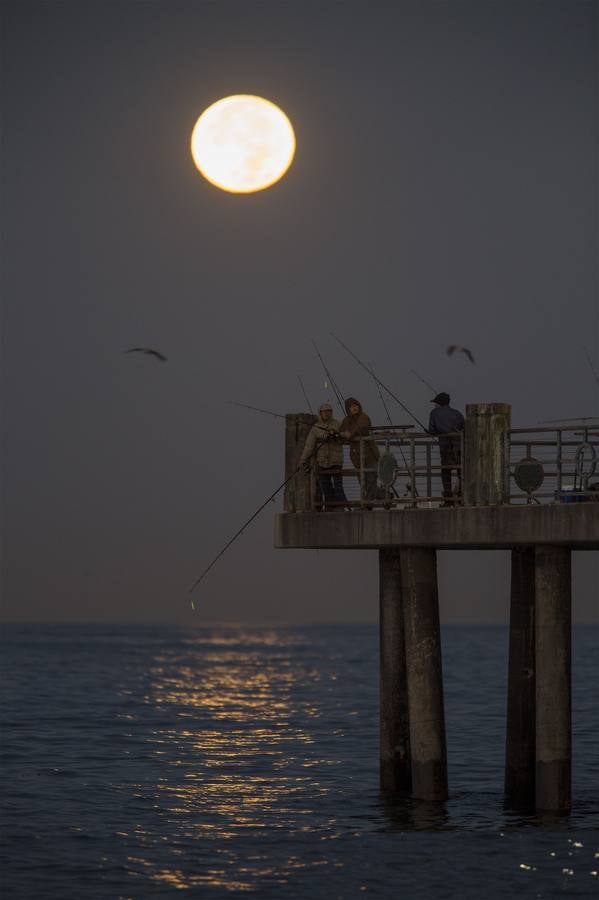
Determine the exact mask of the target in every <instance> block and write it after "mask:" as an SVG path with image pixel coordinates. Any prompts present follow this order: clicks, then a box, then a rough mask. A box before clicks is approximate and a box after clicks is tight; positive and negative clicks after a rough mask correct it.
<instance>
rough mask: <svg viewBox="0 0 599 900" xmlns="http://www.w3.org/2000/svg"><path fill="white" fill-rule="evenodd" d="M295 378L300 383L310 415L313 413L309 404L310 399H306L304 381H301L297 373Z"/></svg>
mask: <svg viewBox="0 0 599 900" xmlns="http://www.w3.org/2000/svg"><path fill="white" fill-rule="evenodd" d="M297 380H298V381H299V383H300V387H301V389H302V392H303V394H304V397H305V399H306V403H307V404H308V409H309V410H310V412H311V413H312V415H314V410H313V409H312V405H311V403H310V401H309V400H308V395H307V394H306V388H305V387H304V382H303V381H302V379H301V378H300V376H299V375H298V376H297Z"/></svg>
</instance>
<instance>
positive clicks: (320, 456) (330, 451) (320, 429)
mask: <svg viewBox="0 0 599 900" xmlns="http://www.w3.org/2000/svg"><path fill="white" fill-rule="evenodd" d="M299 464H300V466H304V467H306V468H309V467H311V466H312V465H314V466H315V469H316V472H317V474H318V487H319V489H320V492H321V494H322V508H323V509H327V507H328V508H331V507H332V508H336V507H337V505H339V506H342V505H343V504H345V503H347V500H346V497H345V492H344V490H343V476H342V475H341V470H342V468H343V444H342V443H341V441H340V440H339V422H338V421H337V420H336V419H334V418H333V407H332V406H331V404H330V403H321V404H320V407H319V409H318V419H317V420H316V422H315V423H314V425H313V426H312V428H311V429H310V431H309V432H308V437H307V438H306V443H305V444H304V449H303V450H302V455H301V456H300V461H299Z"/></svg>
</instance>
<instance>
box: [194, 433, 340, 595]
mask: <svg viewBox="0 0 599 900" xmlns="http://www.w3.org/2000/svg"><path fill="white" fill-rule="evenodd" d="M328 440H329V437H326V438H323V439H322V440H321V441H317V442H316V446H315V447H314V450H313V451H312V453H311V454H310V456H308V458H307V459H306V460H304V462H303V463H302V464H301V465H299V466H297V468H296V469H295V470H294V471H293V472H292V473H291V475H289V477H288V478H286V479H285V481H284V482H283V483H282V484H280V485H279V486H278V488H277V489H276V491H273V493H272V494H271V495H270V496H269V497H267V499H266V500H265V501H264V503H262V504H261V506H259V507H258V509H257V510H256V512H255V513H253V514H252V515H251V516H250V518H249V519H248V520H247V522H244V523H243V525H242V526H241V528H239V529H238V530H237V531H236V532H235V534H234V535H233V537H232V538H231V539H230V540H229V541H227V543H226V544H225V546H224V547H223V548H222V550H221V551H220V552H219V553H217V555H216V556H215V557H214V559H213V560H212V562H211V563H210V564H209V565H208V566H206V568H205V569H204V571H203V572H202V574H201V575H200V577H199V578H196V580H195V581H194V583H193V584H192V585H191V587H190V588H189V589H188V591H187V592H188V594H192V593H193V592H194V591H195V589H196V588H197V586H198V584H199V583H200V582H201V581H202V580H203V579H204V578H205V577H206V575H207V574H208V572H209V571H210V569H211V568H212V566H213V565H214V564H215V563H216V562H217V561H218V560H219V559H220V558H221V556H222V555H223V554H224V553H225V552H226V551H227V550H228V549H229V547H230V546H231V544H232V543H233V542H234V541H236V540H237V538H238V537H239V535H240V534H243V532H244V531H245V529H246V528H247V527H248V525H249V524H250V523H251V522H253V521H254V519H255V518H256V516H257V515H258V514H259V513H261V512H262V510H263V509H264V507H265V506H267V504H269V503H270V502H271V501H272V500H274V498H275V497H276V496H277V494H278V493H279V491H282V490H283V488H284V487H285V485H287V484H289V482H290V481H291V479H292V478H295V476H296V475H297V473H298V472H299V471H300V469H303V467H304V466H305V465H306V463H308V462H309V461H310V460H311V459H312V457H313V456H315V455H316V454H317V453H318V451H319V450H320V448H321V446H322V445H323V444H325V443H326V442H327V441H328ZM191 608H192V609H193V610H195V608H196V606H195V600H193V599H192V601H191Z"/></svg>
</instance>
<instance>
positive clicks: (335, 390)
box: [312, 340, 345, 418]
mask: <svg viewBox="0 0 599 900" xmlns="http://www.w3.org/2000/svg"><path fill="white" fill-rule="evenodd" d="M312 345H313V347H314V349H315V350H316V353H317V354H318V358H319V360H320V362H321V363H322V368H323V369H324V372H325V375H326V376H327V379H328V381H329V383H330V385H331V387H332V388H333V393H334V394H335V397H336V398H337V403H338V404H339V409H340V410H341V417H342V418H343V417H344V416H345V409H344V406H343V394H342V393H341V391H340V390H339V388H338V387H337V385H336V384H335V381H334V379H333V376H332V375H331V373H330V372H329V370H328V369H327V365H326V363H325V361H324V359H323V358H322V356H321V355H320V350H319V349H318V347H317V346H316V341H314V340H312Z"/></svg>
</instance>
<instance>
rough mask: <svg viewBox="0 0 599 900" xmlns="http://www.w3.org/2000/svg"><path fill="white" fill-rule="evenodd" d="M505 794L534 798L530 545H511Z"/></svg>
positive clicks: (516, 802) (520, 804)
mask: <svg viewBox="0 0 599 900" xmlns="http://www.w3.org/2000/svg"><path fill="white" fill-rule="evenodd" d="M505 796H506V800H507V802H508V804H509V805H510V806H514V807H517V808H532V807H533V806H534V802H535V548H534V547H514V548H513V550H512V578H511V603H510V643H509V665H508V691H507V728H506V741H505Z"/></svg>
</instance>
